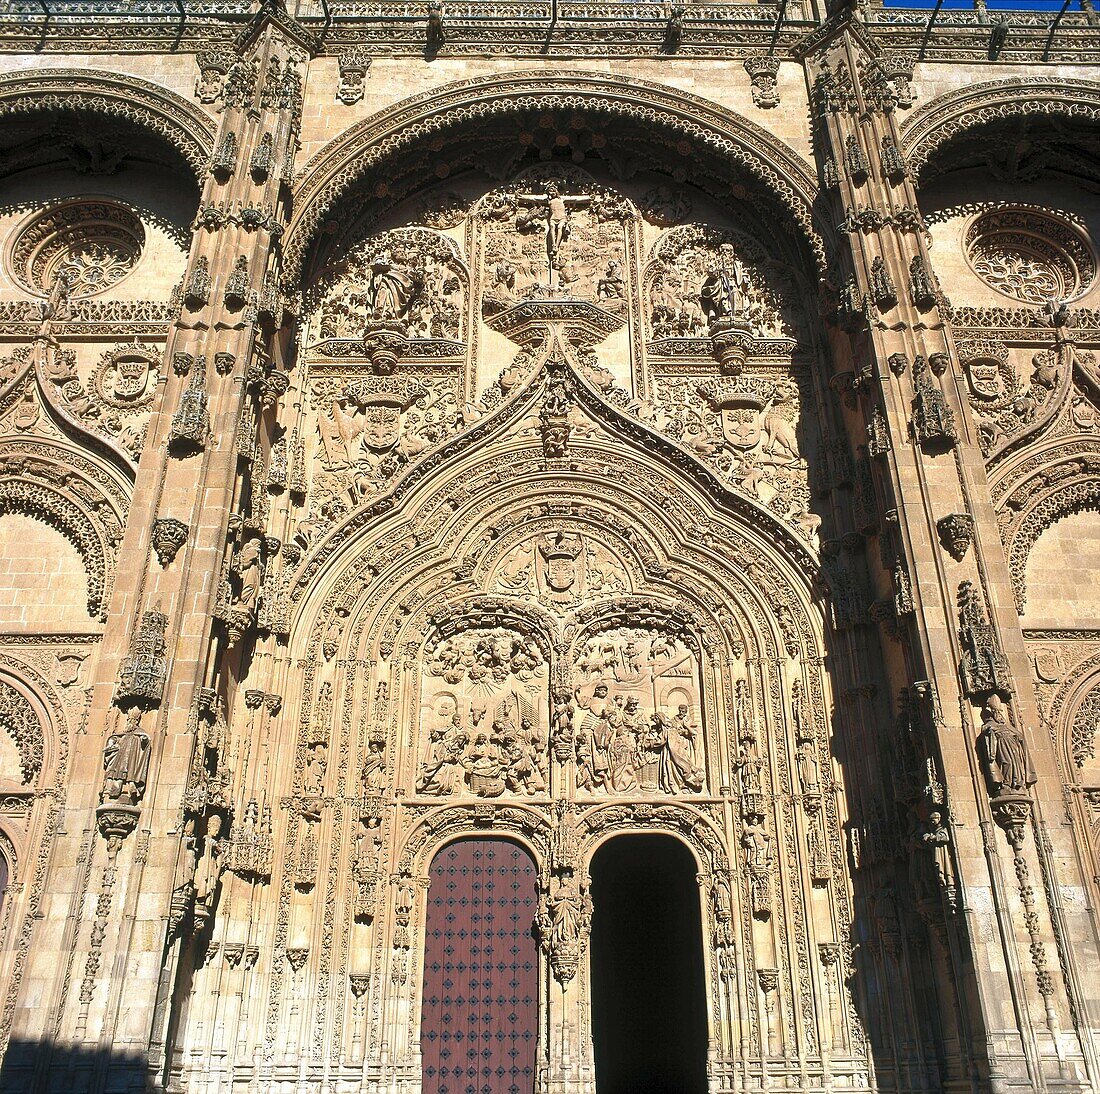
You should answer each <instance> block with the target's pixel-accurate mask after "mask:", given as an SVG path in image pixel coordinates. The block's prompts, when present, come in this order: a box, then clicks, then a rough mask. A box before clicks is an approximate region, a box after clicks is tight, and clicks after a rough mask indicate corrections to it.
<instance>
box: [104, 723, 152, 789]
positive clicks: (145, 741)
mask: <svg viewBox="0 0 1100 1094" xmlns="http://www.w3.org/2000/svg"><path fill="white" fill-rule="evenodd" d="M148 775H149V735H148V734H147V733H143V732H142V731H141V711H140V710H138V709H136V708H134V709H132V710H130V711H128V712H127V714H126V723H125V729H123V731H122V732H121V733H112V734H111V736H110V737H108V738H107V743H106V745H105V746H104V749H103V791H102V793H101V794H100V796H99V800H100V801H101V802H118V803H119V804H121V805H137V804H138V802H140V801H141V799H142V798H143V797H144V795H145V780H146V779H147V778H148Z"/></svg>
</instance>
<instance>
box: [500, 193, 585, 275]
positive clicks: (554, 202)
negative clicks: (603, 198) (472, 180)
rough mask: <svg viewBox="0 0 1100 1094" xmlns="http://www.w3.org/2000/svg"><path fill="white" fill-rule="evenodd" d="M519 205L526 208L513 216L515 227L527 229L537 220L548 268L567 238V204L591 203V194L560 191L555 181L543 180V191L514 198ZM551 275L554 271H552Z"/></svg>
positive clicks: (576, 205) (583, 204)
mask: <svg viewBox="0 0 1100 1094" xmlns="http://www.w3.org/2000/svg"><path fill="white" fill-rule="evenodd" d="M516 200H517V201H518V202H519V203H520V205H524V206H527V207H528V210H529V211H528V212H525V213H521V214H519V215H518V216H517V217H516V227H517V228H518V229H519V230H520V231H521V232H522V231H525V230H529V229H530V228H531V227H533V226H534V225H536V224H538V223H539V222H540V221H541V222H543V225H544V230H545V232H546V257H547V259H548V260H549V262H550V268H551V271H553V269H554V260H555V259H556V258H557V256H558V251H560V250H561V245H562V244H563V243H564V242H565V241H566V240H567V239H568V238H569V210H570V208H577V207H582V206H585V205H590V204H591V202H592V198H591V197H588V196H586V195H583V194H575V195H574V194H570V195H568V196H566V195H563V194H562V192H561V190H560V189H559V188H558V185H557V183H555V182H553V181H550V182H547V184H546V192H545V193H544V194H520V195H518V197H517V199H516ZM551 277H553V273H551Z"/></svg>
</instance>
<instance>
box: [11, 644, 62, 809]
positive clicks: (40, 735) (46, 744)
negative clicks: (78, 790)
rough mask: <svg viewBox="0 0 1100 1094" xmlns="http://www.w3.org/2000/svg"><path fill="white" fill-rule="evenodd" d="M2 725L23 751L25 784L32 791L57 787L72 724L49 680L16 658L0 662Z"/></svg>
mask: <svg viewBox="0 0 1100 1094" xmlns="http://www.w3.org/2000/svg"><path fill="white" fill-rule="evenodd" d="M0 726H3V727H4V728H5V729H6V730H7V732H8V734H9V735H10V736H11V738H12V740H13V741H14V742H15V746H16V748H17V750H18V752H19V764H20V769H21V770H20V773H19V778H21V780H22V782H23V784H24V785H25V786H26V787H28V788H36V787H44V786H48V785H54V784H55V783H56V781H57V780H58V779H59V778H60V777H61V775H62V773H63V771H64V767H65V764H66V759H67V755H68V721H67V719H66V716H65V712H64V709H63V707H62V704H61V702H60V700H59V698H58V696H57V694H56V693H55V691H54V689H53V688H52V687H51V686H50V684H49V683H48V682H47V680H46V679H45V677H44V676H43V675H42V674H41V673H40V672H38V671H37V670H35V669H34V668H33V667H32V666H31V665H28V664H26V663H24V662H22V661H19V660H17V659H15V658H9V657H5V658H2V659H0ZM8 775H9V777H10V775H11V773H8ZM19 778H16V780H15V781H19Z"/></svg>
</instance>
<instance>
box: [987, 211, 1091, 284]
mask: <svg viewBox="0 0 1100 1094" xmlns="http://www.w3.org/2000/svg"><path fill="white" fill-rule="evenodd" d="M965 247H966V257H967V259H968V260H969V262H970V265H971V267H972V268H973V270H974V272H975V273H976V274H977V275H978V276H979V277H980V278H981V279H982V280H983V281H984V282H985V283H986V284H987V285H989V286H990V288H992V289H996V291H997V292H999V293H1003V294H1004V295H1005V296H1011V297H1012V298H1013V299H1014V300H1020V301H1023V302H1024V303H1025V304H1044V303H1046V302H1047V301H1048V300H1059V301H1060V300H1075V299H1077V298H1078V297H1080V296H1083V295H1084V294H1085V293H1086V292H1088V290H1089V289H1090V288H1091V287H1092V284H1093V282H1094V281H1095V279H1096V258H1095V255H1094V254H1093V250H1092V248H1091V247H1090V246H1089V243H1088V241H1087V239H1086V238H1085V237H1084V235H1083V234H1082V233H1081V231H1080V230H1079V229H1078V228H1077V227H1076V226H1074V225H1073V224H1071V223H1070V222H1069V221H1067V220H1063V219H1062V218H1061V217H1057V216H1053V215H1051V214H1049V213H1044V212H1038V211H1036V210H1034V209H1026V208H1007V209H993V210H990V211H989V212H985V213H981V214H979V215H978V216H977V217H975V218H974V220H973V221H972V222H971V224H970V227H969V228H968V229H967V231H966V237H965Z"/></svg>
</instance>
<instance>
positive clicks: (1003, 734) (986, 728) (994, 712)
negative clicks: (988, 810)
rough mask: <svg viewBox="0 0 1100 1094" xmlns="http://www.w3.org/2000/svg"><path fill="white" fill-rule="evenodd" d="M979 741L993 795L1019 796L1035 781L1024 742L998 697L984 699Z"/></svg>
mask: <svg viewBox="0 0 1100 1094" xmlns="http://www.w3.org/2000/svg"><path fill="white" fill-rule="evenodd" d="M980 742H981V757H982V766H983V767H984V768H985V773H986V778H988V780H989V783H990V786H991V787H992V788H993V792H994V793H995V794H1008V793H1022V792H1024V791H1026V790H1027V788H1028V787H1029V786H1030V785H1031V784H1032V783H1034V782H1035V778H1036V776H1035V772H1034V770H1033V769H1032V766H1031V758H1030V756H1029V755H1028V749H1027V742H1026V741H1025V740H1024V737H1023V734H1022V733H1021V732H1020V731H1019V730H1018V729H1017V728H1016V727H1015V726H1014V725H1013V724H1012V720H1011V718H1010V717H1009V713H1008V708H1007V707H1006V706H1005V703H1004V700H1003V699H1001V697H1000V696H999V695H991V696H990V697H989V699H987V700H986V704H985V707H984V709H983V710H982V732H981V737H980Z"/></svg>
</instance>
